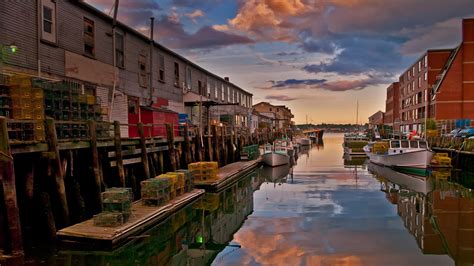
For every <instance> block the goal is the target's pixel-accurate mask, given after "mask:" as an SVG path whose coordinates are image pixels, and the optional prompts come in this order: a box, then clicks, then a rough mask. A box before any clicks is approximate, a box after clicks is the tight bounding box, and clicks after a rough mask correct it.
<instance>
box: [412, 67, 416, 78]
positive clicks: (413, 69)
mask: <svg viewBox="0 0 474 266" xmlns="http://www.w3.org/2000/svg"><path fill="white" fill-rule="evenodd" d="M411 76H412V77H414V76H415V67H412V68H411Z"/></svg>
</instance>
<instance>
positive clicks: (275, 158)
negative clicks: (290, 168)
mask: <svg viewBox="0 0 474 266" xmlns="http://www.w3.org/2000/svg"><path fill="white" fill-rule="evenodd" d="M262 161H263V163H264V164H266V165H268V166H279V165H284V164H289V163H290V156H289V155H288V150H287V149H286V146H282V145H281V143H279V141H275V143H274V145H271V144H266V145H265V148H264V154H263V156H262Z"/></svg>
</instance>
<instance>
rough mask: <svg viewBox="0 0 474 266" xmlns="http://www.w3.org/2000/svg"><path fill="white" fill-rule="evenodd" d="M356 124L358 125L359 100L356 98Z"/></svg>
mask: <svg viewBox="0 0 474 266" xmlns="http://www.w3.org/2000/svg"><path fill="white" fill-rule="evenodd" d="M356 125H359V100H357V109H356Z"/></svg>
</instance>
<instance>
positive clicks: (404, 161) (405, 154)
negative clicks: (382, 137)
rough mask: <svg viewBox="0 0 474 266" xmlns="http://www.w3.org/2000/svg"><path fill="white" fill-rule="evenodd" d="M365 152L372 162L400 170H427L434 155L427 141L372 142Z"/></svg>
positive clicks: (365, 148)
mask: <svg viewBox="0 0 474 266" xmlns="http://www.w3.org/2000/svg"><path fill="white" fill-rule="evenodd" d="M364 151H365V152H366V154H367V156H368V157H369V159H370V161H371V162H373V163H375V164H379V165H384V166H388V167H398V168H421V169H425V168H427V167H428V166H429V164H430V162H431V159H432V158H433V155H434V153H433V151H431V150H430V149H429V147H428V143H427V142H426V141H425V140H398V139H392V140H387V141H378V142H372V143H369V144H368V145H366V146H365V147H364Z"/></svg>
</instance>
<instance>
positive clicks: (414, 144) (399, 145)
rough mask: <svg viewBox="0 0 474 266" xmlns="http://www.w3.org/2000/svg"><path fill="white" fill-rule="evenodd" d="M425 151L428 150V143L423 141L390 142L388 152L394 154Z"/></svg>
mask: <svg viewBox="0 0 474 266" xmlns="http://www.w3.org/2000/svg"><path fill="white" fill-rule="evenodd" d="M426 149H428V143H427V142H426V141H425V140H390V148H389V150H388V152H389V154H394V153H403V152H408V151H413V150H426Z"/></svg>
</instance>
